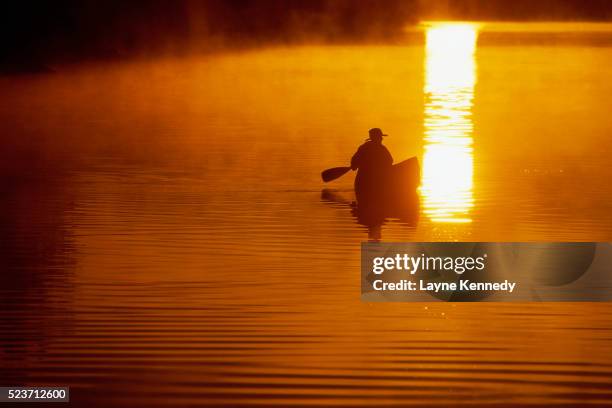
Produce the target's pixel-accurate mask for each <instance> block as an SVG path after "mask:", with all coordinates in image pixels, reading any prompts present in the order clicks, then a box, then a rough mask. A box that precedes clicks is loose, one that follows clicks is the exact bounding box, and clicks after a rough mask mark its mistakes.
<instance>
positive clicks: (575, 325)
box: [0, 24, 612, 407]
mask: <svg viewBox="0 0 612 408" xmlns="http://www.w3.org/2000/svg"><path fill="white" fill-rule="evenodd" d="M449 43H450V44H452V47H451V51H449V46H448V44H449ZM611 64H612V24H480V25H477V24H434V25H429V26H426V27H423V28H421V29H418V30H417V29H413V30H409V31H408V32H407V34H406V40H405V41H404V42H397V43H394V44H387V45H378V44H372V45H350V46H349V45H347V46H340V45H337V46H295V47H275V48H268V49H258V50H251V51H242V52H228V53H219V54H214V55H209V56H200V57H197V58H196V57H193V58H160V59H157V60H154V61H152V60H147V61H141V60H139V61H133V62H129V63H104V64H102V63H100V64H95V63H91V64H83V65H79V66H69V67H64V68H61V69H59V68H58V70H57V72H56V73H53V74H46V75H29V76H28V75H25V76H15V77H3V78H0V88H1V89H2V94H3V95H4V96H3V98H2V99H1V100H0V123H2V134H0V140H1V144H2V146H3V147H2V148H1V149H0V177H2V183H1V186H2V199H1V200H0V221H1V222H0V256H1V261H0V262H1V265H2V270H1V272H2V273H1V274H0V285H1V286H0V302H2V306H1V307H0V366H1V371H2V372H3V375H2V377H4V380H3V381H2V385H60V386H66V385H69V386H70V387H71V399H72V402H73V403H75V404H76V405H78V406H101V407H102V406H109V405H110V404H118V405H123V406H127V405H138V406H147V407H153V406H184V405H194V406H195V405H203V404H208V405H219V406H223V405H224V406H232V407H235V406H240V405H254V404H259V405H262V404H263V405H278V406H289V405H291V406H311V405H316V404H322V405H325V406H331V405H334V406H355V405H368V406H383V405H402V404H415V405H419V404H440V405H442V406H448V405H449V404H452V403H454V402H455V401H461V402H462V403H463V404H465V405H472V404H473V405H485V406H509V407H510V406H512V407H514V406H520V405H535V404H543V403H555V404H559V405H563V404H567V405H572V404H575V403H577V402H578V401H580V402H583V403H584V402H589V403H591V404H595V405H597V404H604V403H610V404H612V307H610V306H609V305H608V304H605V303H602V304H596V303H591V304H589V303H585V304H579V303H573V304H557V303H529V304H504V303H498V304H494V303H492V304H449V303H442V302H440V303H422V304H421V303H412V304H410V303H405V304H385V303H372V304H368V303H362V302H361V301H360V282H359V262H360V251H359V249H360V243H361V242H362V241H367V240H377V239H380V240H383V241H612V217H611V216H610V214H612V199H611V198H612V197H611V195H612V184H611V183H610V180H612V166H610V157H611V154H612V139H611V137H612V121H611V120H610V104H611V103H612V101H611V98H612V96H611V95H612V81H611V76H610V69H609V67H610V66H611ZM371 127H380V128H382V129H383V131H384V132H385V133H388V134H389V135H390V136H389V137H387V138H386V139H385V144H386V145H387V147H388V148H389V150H390V151H391V153H392V155H393V157H394V159H395V161H396V162H399V161H401V160H404V159H407V158H409V157H412V156H418V157H419V160H420V163H421V169H422V184H421V188H420V190H419V195H420V209H419V210H418V212H417V213H416V214H414V217H413V219H412V220H411V221H409V222H407V221H405V220H404V221H399V220H394V219H388V220H387V221H386V222H385V223H384V224H383V225H380V226H377V227H374V228H372V227H368V226H364V225H361V224H360V223H359V222H358V220H357V219H356V217H355V216H354V215H353V213H352V211H351V206H350V203H351V201H352V200H354V195H353V191H352V183H353V179H354V173H352V172H351V173H349V174H347V175H345V176H343V177H342V178H341V179H339V180H337V181H334V182H332V183H329V184H323V183H322V182H321V180H320V172H321V171H322V170H324V169H326V168H329V167H335V166H345V165H347V164H348V163H349V160H350V158H351V155H352V154H353V153H354V151H355V150H356V148H357V147H358V146H359V144H361V143H362V142H363V141H364V139H366V138H367V130H368V129H369V128H371ZM324 189H327V190H324Z"/></svg>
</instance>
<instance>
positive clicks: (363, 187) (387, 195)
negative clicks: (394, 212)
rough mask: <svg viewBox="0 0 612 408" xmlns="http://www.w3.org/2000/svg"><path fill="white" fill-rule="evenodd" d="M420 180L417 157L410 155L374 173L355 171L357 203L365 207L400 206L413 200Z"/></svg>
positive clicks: (386, 207)
mask: <svg viewBox="0 0 612 408" xmlns="http://www.w3.org/2000/svg"><path fill="white" fill-rule="evenodd" d="M420 181H421V170H420V167H419V159H418V158H416V157H411V158H410V159H407V160H404V161H402V162H400V163H397V164H394V165H393V166H391V168H390V170H388V171H384V172H378V173H376V174H363V173H357V177H355V196H356V198H357V205H358V206H359V207H362V208H364V207H366V208H368V209H369V208H374V207H376V208H385V209H389V208H391V209H395V208H402V207H405V205H408V204H411V203H413V202H414V198H415V196H416V189H417V187H418V186H419V184H420Z"/></svg>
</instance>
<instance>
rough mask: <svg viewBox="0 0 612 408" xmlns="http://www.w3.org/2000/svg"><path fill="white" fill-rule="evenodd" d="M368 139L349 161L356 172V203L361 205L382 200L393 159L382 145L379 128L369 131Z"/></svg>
mask: <svg viewBox="0 0 612 408" xmlns="http://www.w3.org/2000/svg"><path fill="white" fill-rule="evenodd" d="M368 133H369V136H370V137H369V138H368V139H367V140H366V142H365V143H364V144H362V145H361V146H359V149H357V152H356V153H355V154H354V155H353V158H352V159H351V169H352V170H353V171H354V170H358V171H357V177H355V194H356V196H357V202H358V203H360V204H363V203H364V202H365V201H367V202H372V203H374V202H376V201H379V200H380V199H383V198H384V197H382V196H384V195H385V193H386V191H385V189H386V185H387V184H388V183H387V179H388V178H389V175H390V173H391V168H392V166H393V157H391V153H389V150H387V148H386V147H385V146H384V145H383V144H382V139H383V136H387V135H385V134H383V132H382V130H380V129H379V128H372V129H370V130H369V132H368Z"/></svg>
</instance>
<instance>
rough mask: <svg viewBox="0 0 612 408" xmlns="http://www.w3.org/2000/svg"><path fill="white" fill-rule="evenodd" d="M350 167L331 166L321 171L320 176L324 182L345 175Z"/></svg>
mask: <svg viewBox="0 0 612 408" xmlns="http://www.w3.org/2000/svg"><path fill="white" fill-rule="evenodd" d="M350 169H351V168H350V167H333V168H331V169H327V170H324V171H322V172H321V178H322V179H323V181H324V182H326V183H327V182H328V181H332V180H335V179H337V178H338V177H341V176H343V175H345V174H346V173H347V172H348V171H349V170H350Z"/></svg>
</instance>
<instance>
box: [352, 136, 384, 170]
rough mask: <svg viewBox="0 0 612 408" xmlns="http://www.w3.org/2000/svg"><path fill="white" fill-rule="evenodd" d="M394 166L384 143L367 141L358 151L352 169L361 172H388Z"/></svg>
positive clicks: (353, 159)
mask: <svg viewBox="0 0 612 408" xmlns="http://www.w3.org/2000/svg"><path fill="white" fill-rule="evenodd" d="M391 165H393V157H391V153H389V150H387V148H386V147H385V146H383V144H382V143H377V142H373V141H367V142H365V143H364V144H362V145H361V146H359V149H357V152H356V153H355V154H354V155H353V158H352V159H351V168H353V170H355V169H359V171H360V172H371V171H374V172H376V171H377V170H386V169H388V168H389V167H391Z"/></svg>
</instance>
